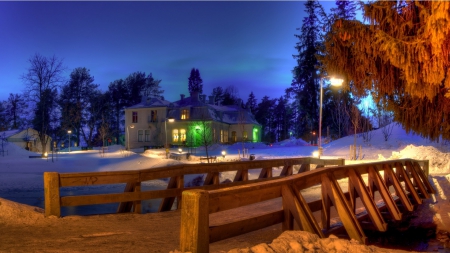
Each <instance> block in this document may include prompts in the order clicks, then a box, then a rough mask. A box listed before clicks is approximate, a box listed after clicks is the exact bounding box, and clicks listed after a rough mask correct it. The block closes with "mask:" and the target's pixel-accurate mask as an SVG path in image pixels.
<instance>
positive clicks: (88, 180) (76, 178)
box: [61, 172, 139, 187]
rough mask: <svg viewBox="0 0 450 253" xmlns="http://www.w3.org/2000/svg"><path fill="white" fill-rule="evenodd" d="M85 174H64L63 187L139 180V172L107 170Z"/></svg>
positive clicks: (62, 176) (62, 178)
mask: <svg viewBox="0 0 450 253" xmlns="http://www.w3.org/2000/svg"><path fill="white" fill-rule="evenodd" d="M101 173H105V174H101ZM83 174H87V173H80V175H77V174H72V175H71V176H69V175H64V174H62V175H61V187H69V186H88V185H103V184H121V183H122V184H123V183H127V182H138V181H139V172H133V173H114V174H109V173H107V172H93V173H92V175H88V176H84V175H83Z"/></svg>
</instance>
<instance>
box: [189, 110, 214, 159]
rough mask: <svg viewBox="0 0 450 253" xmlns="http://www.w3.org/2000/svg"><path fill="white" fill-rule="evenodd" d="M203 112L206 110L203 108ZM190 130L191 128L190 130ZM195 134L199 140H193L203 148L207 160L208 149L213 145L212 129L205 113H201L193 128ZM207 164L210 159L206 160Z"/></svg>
mask: <svg viewBox="0 0 450 253" xmlns="http://www.w3.org/2000/svg"><path fill="white" fill-rule="evenodd" d="M205 110H208V109H207V108H205ZM191 129H192V128H191ZM194 129H195V132H196V134H197V135H198V136H199V138H198V139H197V138H195V139H196V140H198V142H199V144H200V146H203V147H204V148H205V152H206V158H209V152H208V148H209V147H211V145H212V144H213V143H214V141H213V127H212V121H211V120H210V119H209V118H208V117H207V113H206V112H205V111H203V112H202V113H201V115H200V120H199V121H197V122H196V125H195V126H194ZM207 161H208V163H210V162H211V161H210V159H207Z"/></svg>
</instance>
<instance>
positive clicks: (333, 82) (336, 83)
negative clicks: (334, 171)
mask: <svg viewBox="0 0 450 253" xmlns="http://www.w3.org/2000/svg"><path fill="white" fill-rule="evenodd" d="M325 78H327V77H326V76H325V77H321V78H320V109H319V141H318V142H317V144H318V147H319V158H320V156H321V155H322V103H323V79H325ZM343 82H344V80H343V79H340V78H334V77H330V83H331V85H333V86H341V85H342V83H343Z"/></svg>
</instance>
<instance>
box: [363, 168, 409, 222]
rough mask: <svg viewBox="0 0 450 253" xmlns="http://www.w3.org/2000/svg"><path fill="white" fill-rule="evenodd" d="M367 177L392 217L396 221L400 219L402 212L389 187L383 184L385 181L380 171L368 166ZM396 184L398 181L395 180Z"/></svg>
mask: <svg viewBox="0 0 450 253" xmlns="http://www.w3.org/2000/svg"><path fill="white" fill-rule="evenodd" d="M385 173H386V172H385ZM392 174H393V173H392ZM369 178H370V181H371V182H373V184H374V185H375V186H376V187H377V189H378V192H379V193H380V195H381V198H382V199H383V201H384V203H385V205H386V208H387V209H388V211H389V213H390V214H391V216H392V218H394V220H397V221H399V220H401V219H402V214H401V213H400V210H398V207H397V204H396V203H395V201H394V199H393V198H392V195H391V192H390V191H389V188H388V187H387V186H386V185H385V184H384V183H385V182H384V181H383V179H382V177H381V175H380V172H378V171H377V170H376V169H375V168H374V167H373V166H370V167H369ZM396 184H397V185H398V184H399V182H398V181H397V182H396Z"/></svg>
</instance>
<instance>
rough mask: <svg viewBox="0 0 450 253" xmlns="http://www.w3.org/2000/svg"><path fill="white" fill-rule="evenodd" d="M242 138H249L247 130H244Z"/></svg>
mask: <svg viewBox="0 0 450 253" xmlns="http://www.w3.org/2000/svg"><path fill="white" fill-rule="evenodd" d="M242 138H244V140H247V138H248V134H247V131H244V132H243V133H242Z"/></svg>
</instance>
